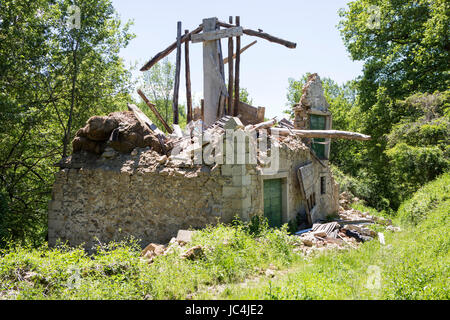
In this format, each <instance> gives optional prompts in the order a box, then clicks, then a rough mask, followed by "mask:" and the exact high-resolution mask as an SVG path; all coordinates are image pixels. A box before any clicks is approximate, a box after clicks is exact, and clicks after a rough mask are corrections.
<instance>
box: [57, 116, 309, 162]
mask: <svg viewBox="0 0 450 320" xmlns="http://www.w3.org/2000/svg"><path fill="white" fill-rule="evenodd" d="M271 127H275V128H292V127H293V125H292V123H291V122H290V121H289V120H286V119H282V121H280V122H279V123H277V121H276V119H275V118H274V119H272V120H270V121H267V122H263V123H260V124H256V125H247V126H245V127H244V125H243V124H242V122H241V121H240V119H239V118H238V117H231V116H224V117H222V118H220V119H218V120H217V121H216V122H214V123H213V124H211V125H210V126H209V127H207V128H204V127H203V122H202V120H195V121H191V122H189V123H188V124H187V125H186V127H185V128H184V130H183V131H181V130H179V131H178V132H175V131H174V132H173V133H172V134H170V135H165V134H164V133H162V132H161V131H160V130H158V129H157V128H156V127H155V126H154V124H151V125H146V123H142V121H140V120H139V119H138V117H137V116H136V114H135V113H133V112H132V111H124V112H113V113H111V114H109V115H108V116H93V117H91V118H89V120H88V121H87V122H86V125H85V126H84V127H83V128H81V129H79V130H78V131H77V133H76V135H75V138H74V139H73V141H72V147H73V155H72V156H70V157H69V158H67V159H62V160H61V163H62V164H60V166H61V165H65V166H66V167H68V166H71V167H74V166H75V167H76V166H77V165H76V162H77V161H78V162H83V161H85V162H86V161H87V162H89V160H92V161H95V159H94V158H95V156H98V155H100V156H101V158H103V159H115V158H123V155H127V154H131V156H132V157H133V156H136V155H139V158H140V161H139V162H140V164H141V162H142V160H145V161H144V162H146V163H147V165H149V166H150V165H154V166H158V165H163V166H167V167H180V168H192V167H194V166H195V163H196V161H195V157H196V154H199V151H202V150H203V152H209V153H211V157H216V156H220V154H216V152H217V151H216V150H219V149H215V148H217V147H218V143H220V142H221V141H224V140H225V137H226V136H225V134H226V130H234V131H242V132H243V133H244V134H248V133H251V132H252V131H255V135H256V136H257V137H258V139H261V137H260V136H259V131H258V130H260V129H267V130H268V134H267V137H268V138H269V139H271V141H272V142H273V143H275V144H277V143H278V145H277V146H281V147H283V148H288V149H290V150H298V149H305V150H306V149H308V147H307V146H306V145H305V143H304V141H305V139H302V138H300V137H297V136H295V135H290V136H276V137H275V136H272V135H271V134H270V128H271ZM256 132H257V133H256ZM161 133H162V134H161ZM250 142H251V143H257V142H256V141H252V140H251V141H250ZM305 142H306V141H305ZM271 145H272V144H271V143H268V144H267V148H268V150H266V151H265V152H263V151H261V150H258V151H259V152H257V154H256V156H257V161H258V164H259V165H261V166H265V165H266V164H267V162H268V160H267V159H268V157H269V155H270V148H271ZM252 147H255V150H256V148H257V146H252ZM150 151H151V152H150ZM203 152H202V153H203ZM89 154H91V155H93V156H94V157H93V156H90V155H89ZM200 154H201V153H200ZM92 161H91V162H92ZM64 163H65V164H64ZM211 163H214V159H211ZM142 165H144V163H142Z"/></svg>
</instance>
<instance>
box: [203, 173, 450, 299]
mask: <svg viewBox="0 0 450 320" xmlns="http://www.w3.org/2000/svg"><path fill="white" fill-rule="evenodd" d="M449 186H450V175H449V174H445V175H443V176H441V177H440V178H438V179H437V180H436V181H433V182H431V183H429V184H427V185H426V186H425V187H423V188H422V189H421V190H419V191H418V192H417V193H416V194H415V195H414V196H413V197H412V199H411V200H409V201H406V202H405V203H404V204H403V205H402V206H401V207H400V210H399V214H398V216H399V217H398V218H397V219H396V220H395V222H396V223H401V222H403V224H402V228H403V230H402V231H401V232H399V233H393V232H389V231H387V232H384V234H385V241H386V244H385V245H382V244H380V243H379V242H378V241H376V240H375V241H370V242H366V243H364V244H363V245H362V246H361V247H360V248H359V249H357V250H351V251H347V252H343V253H342V252H341V253H338V252H328V253H325V254H323V255H320V256H317V257H315V258H312V259H311V260H307V261H303V260H302V261H299V262H297V263H295V264H294V266H293V267H292V269H291V270H290V271H289V272H288V273H287V274H286V275H282V276H280V277H279V278H277V279H271V278H266V277H264V278H262V279H260V281H257V282H255V283H253V284H248V285H246V286H242V284H235V285H229V286H227V287H226V288H225V289H224V290H223V291H222V292H221V293H220V294H219V295H213V294H211V293H210V292H204V293H202V294H201V295H199V296H198V298H206V299H210V298H221V299H306V300H308V299H402V300H403V299H443V300H448V299H449V297H450V291H449V285H450V282H449V279H448V274H449V271H450V255H449V249H450V235H449V233H448V230H449V228H450V219H449V214H448V213H449V212H448V210H449V208H450V198H449V194H450V193H449ZM358 209H363V207H362V206H361V205H358ZM365 209H366V210H367V211H370V213H371V214H374V210H373V209H370V208H365ZM379 231H381V230H379ZM378 275H379V278H377V277H378ZM377 279H379V281H378V280H377ZM378 284H379V286H378Z"/></svg>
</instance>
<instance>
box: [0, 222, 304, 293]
mask: <svg viewBox="0 0 450 320" xmlns="http://www.w3.org/2000/svg"><path fill="white" fill-rule="evenodd" d="M291 241H292V238H291V236H289V235H288V233H287V231H286V228H282V229H270V228H268V225H267V222H264V221H259V220H258V221H256V220H254V221H253V222H252V223H250V224H244V223H241V222H239V221H236V222H235V223H234V225H233V226H226V225H223V224H221V225H218V226H215V227H208V228H206V229H203V230H201V231H199V232H198V233H196V234H195V236H194V238H193V241H192V244H191V245H192V246H195V245H201V246H202V247H203V248H204V253H205V255H204V257H203V258H202V259H200V260H197V261H190V260H184V259H181V258H180V254H181V253H182V252H183V251H182V249H174V250H173V251H171V253H169V254H167V255H164V256H158V257H156V258H155V259H154V260H153V263H152V264H148V262H147V260H146V259H144V258H142V257H141V256H140V252H141V249H140V247H139V246H138V245H137V242H136V241H135V240H129V241H127V242H119V243H114V242H112V243H110V244H107V245H99V246H97V247H96V253H95V254H93V255H92V256H88V255H87V254H86V253H85V251H84V250H83V249H81V248H69V247H67V246H64V245H61V246H58V247H57V248H52V249H49V248H48V247H46V246H42V247H40V248H34V249H33V248H31V247H28V246H21V245H12V246H11V247H10V248H8V249H4V250H2V251H0V298H15V299H55V298H57V299H184V298H186V296H187V295H188V294H189V293H192V292H194V291H196V290H197V289H198V288H199V287H202V286H210V285H217V284H221V283H230V282H238V281H242V280H243V279H244V278H245V277H248V276H249V275H251V274H253V273H255V272H257V270H259V269H264V268H267V266H268V265H269V264H272V265H275V266H277V267H279V268H285V267H287V266H289V265H290V264H292V263H293V262H295V261H296V259H298V258H299V257H298V256H297V255H295V254H294V253H293V251H292V243H291ZM184 250H186V249H184Z"/></svg>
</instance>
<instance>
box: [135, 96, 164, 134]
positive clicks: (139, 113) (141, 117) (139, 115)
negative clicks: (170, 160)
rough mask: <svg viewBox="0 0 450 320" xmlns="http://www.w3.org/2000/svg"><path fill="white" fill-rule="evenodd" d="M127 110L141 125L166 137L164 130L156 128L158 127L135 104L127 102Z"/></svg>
mask: <svg viewBox="0 0 450 320" xmlns="http://www.w3.org/2000/svg"><path fill="white" fill-rule="evenodd" d="M128 110H130V111H132V112H133V114H134V116H135V117H136V119H138V121H139V122H140V123H141V125H142V126H143V127H147V128H149V129H150V130H152V131H153V132H154V133H155V134H156V135H159V136H161V137H163V138H164V140H165V139H166V135H165V134H164V132H162V131H161V130H159V129H158V127H157V126H156V125H155V124H154V123H153V122H152V120H150V119H149V118H148V117H147V116H146V115H145V113H143V112H142V111H141V109H139V108H138V107H137V106H136V105H134V104H131V103H129V104H128Z"/></svg>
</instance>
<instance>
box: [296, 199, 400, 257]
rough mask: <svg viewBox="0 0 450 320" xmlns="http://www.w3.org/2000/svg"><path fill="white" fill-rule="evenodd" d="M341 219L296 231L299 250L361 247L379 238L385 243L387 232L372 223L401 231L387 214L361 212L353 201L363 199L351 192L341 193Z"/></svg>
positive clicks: (307, 253)
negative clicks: (372, 227)
mask: <svg viewBox="0 0 450 320" xmlns="http://www.w3.org/2000/svg"><path fill="white" fill-rule="evenodd" d="M339 198H340V200H339V205H340V207H339V219H338V220H337V221H332V222H328V223H315V224H313V226H312V227H311V228H308V229H303V230H300V231H298V232H296V233H295V235H296V236H297V237H298V238H299V240H300V241H299V242H298V243H296V245H297V248H296V249H294V250H295V251H297V252H298V251H302V253H303V254H304V255H309V254H310V253H312V252H315V251H323V250H327V249H346V248H349V247H350V248H354V249H355V248H357V247H358V245H360V244H361V243H363V242H366V241H371V240H373V239H375V238H379V241H380V243H381V244H385V239H384V234H383V233H377V232H376V231H374V230H372V229H370V228H369V227H368V226H369V225H374V224H377V225H381V226H384V227H385V228H386V230H389V231H392V232H398V231H400V230H401V229H400V228H399V227H395V226H392V221H391V220H390V219H386V218H383V217H378V216H372V215H370V214H369V213H368V212H361V211H359V210H356V209H354V208H352V207H351V204H352V203H354V202H357V201H359V199H358V198H356V197H353V196H352V195H351V194H350V193H349V192H347V191H345V192H342V193H341V194H340V197H339Z"/></svg>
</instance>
